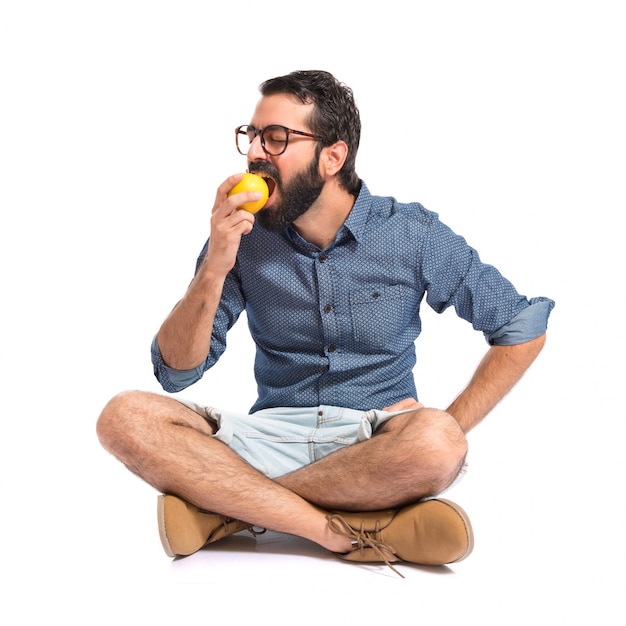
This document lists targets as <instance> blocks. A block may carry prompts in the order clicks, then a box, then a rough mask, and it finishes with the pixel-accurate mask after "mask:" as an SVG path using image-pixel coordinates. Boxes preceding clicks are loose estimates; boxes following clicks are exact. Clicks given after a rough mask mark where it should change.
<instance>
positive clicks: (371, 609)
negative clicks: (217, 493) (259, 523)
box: [0, 0, 626, 625]
mask: <svg viewBox="0 0 626 626" xmlns="http://www.w3.org/2000/svg"><path fill="white" fill-rule="evenodd" d="M223 5H224V6H223ZM619 5H620V3H619V2H617V1H616V2H610V1H607V0H594V1H593V2H591V1H590V2H580V1H577V0H570V1H568V2H566V1H554V0H543V1H541V2H539V1H536V0H529V1H527V2H525V3H512V2H507V1H505V0H500V1H487V0H478V1H475V2H462V1H458V0H455V1H449V2H445V1H441V2H422V1H417V2H413V3H406V2H400V1H397V0H387V1H386V2H383V3H375V4H372V3H365V2H359V3H357V2H345V3H341V2H337V1H336V0H335V1H332V2H331V1H329V0H318V1H317V2H314V3H310V4H308V5H300V4H297V3H293V2H283V1H275V2H273V1H272V0H268V1H265V2H250V1H249V0H240V1H239V2H232V3H213V2H199V1H195V2H194V1H180V2H163V1H151V2H147V1H146V2H141V1H136V0H126V1H124V2H120V1H117V0H109V1H108V2H95V1H82V2H78V1H76V2H70V1H68V0H60V1H58V2H29V1H28V0H25V1H21V2H20V1H17V0H16V1H13V2H11V1H4V2H2V3H1V4H0V90H1V97H0V194H1V195H0V206H1V211H2V224H3V225H2V228H1V230H0V237H1V240H0V255H1V258H0V261H1V264H2V265H1V268H2V291H3V298H2V307H1V309H2V310H1V313H0V315H1V316H2V317H1V322H2V325H1V328H2V331H3V332H2V344H1V345H2V358H1V359H0V363H1V365H0V367H1V368H2V369H1V380H2V384H3V389H2V408H1V417H2V419H1V422H0V424H1V425H0V428H1V435H0V463H1V466H0V469H1V472H0V480H1V483H0V486H1V491H0V497H1V498H2V505H1V508H0V538H1V540H2V545H3V555H2V557H1V559H0V571H1V572H2V575H3V580H4V582H3V583H1V584H2V588H1V589H2V596H3V600H2V608H1V609H0V610H1V611H2V612H3V613H6V614H7V615H9V614H12V617H11V619H10V620H8V621H5V620H4V619H3V622H4V623H10V624H32V623H47V622H48V621H52V620H53V619H54V620H58V621H59V623H69V624H74V623H76V624H78V623H80V624H86V623H89V624H92V623H112V622H114V623H118V624H143V623H165V622H174V621H180V620H186V621H189V620H194V621H195V620H199V621H202V622H206V623H214V622H215V621H216V620H219V622H220V623H231V624H244V623H245V624H248V623H273V624H294V623H307V624H308V623H328V624H338V623H357V622H358V623H363V624H368V623H378V622H380V621H381V620H382V619H385V621H387V622H391V621H394V622H395V621H399V620H402V621H405V620H408V621H410V622H411V623H426V622H427V621H429V622H430V623H438V624H458V623H464V624H476V625H485V624H498V625H500V624H507V625H508V624H546V625H548V624H549V625H554V624H568V625H571V624H592V623H593V624H603V625H606V624H624V623H625V621H626V611H625V610H624V607H623V602H622V601H621V600H620V597H621V594H622V593H623V589H624V583H625V580H624V578H625V577H624V574H623V567H624V566H623V559H624V557H625V556H626V549H625V542H624V525H625V524H626V514H625V513H624V511H623V507H622V506H621V500H622V499H623V495H624V486H623V481H622V477H621V473H622V456H623V448H624V446H623V438H624V426H623V423H624V418H625V417H626V416H625V415H624V407H623V403H622V402H621V391H622V385H623V384H624V365H623V353H624V339H623V336H624V333H623V331H622V316H623V312H624V295H623V281H622V274H623V269H624V262H623V258H622V251H623V234H622V220H621V217H622V213H623V211H624V209H625V208H626V206H625V204H626V202H625V200H626V193H625V192H624V174H625V172H626V163H625V160H626V159H625V157H624V154H625V145H626V143H625V141H626V132H625V130H626V129H625V122H624V117H625V116H624V111H625V110H626V98H625V96H624V75H625V74H624V71H625V67H624V65H625V64H624V60H625V58H626V45H625V44H624V27H625V23H624V21H625V20H624V18H623V16H622V15H623V14H622V11H621V8H620V6H619ZM295 69H326V70H329V71H331V72H333V73H334V74H335V75H336V76H337V77H338V78H339V79H340V80H342V81H344V82H346V83H347V84H348V85H350V86H351V87H352V88H353V89H354V92H355V95H356V98H357V101H358V104H359V107H360V110H361V115H362V122H363V135H362V144H361V145H362V147H361V150H360V152H359V158H358V159H357V169H358V171H359V174H360V175H361V177H362V178H364V179H365V180H366V182H367V183H368V186H369V187H370V190H371V191H372V192H373V193H375V194H379V195H393V196H395V197H397V198H398V199H399V200H402V201H410V200H417V201H420V202H422V203H423V204H424V205H425V206H426V207H427V208H429V209H432V210H434V211H437V212H438V213H439V214H440V215H441V217H442V219H443V220H444V221H445V222H447V223H448V224H449V225H450V226H451V227H452V228H453V229H454V230H456V231H457V232H459V233H461V234H463V235H464V236H465V237H466V238H467V239H468V241H469V242H470V244H472V245H474V246H475V247H476V248H478V250H479V251H480V253H481V256H482V257H483V259H484V260H486V261H487V262H490V263H494V264H495V265H497V266H498V267H499V268H500V269H501V270H502V272H503V273H504V274H505V275H506V276H508V277H509V278H510V279H512V280H513V282H514V283H515V284H516V286H517V287H518V289H519V290H520V291H521V292H522V293H525V294H526V295H528V296H529V297H532V296H540V295H543V296H548V297H551V298H553V299H555V300H556V303H557V305H556V308H555V309H554V312H553V314H552V317H551V320H550V326H549V341H548V344H547V346H546V348H545V350H544V352H543V353H542V355H541V356H540V358H539V360H538V361H537V363H536V364H535V365H534V366H533V368H532V369H531V370H530V371H529V373H528V374H527V376H526V377H525V378H524V379H523V380H522V382H521V383H520V384H519V385H518V386H517V387H516V388H515V390H514V391H513V392H512V393H511V394H510V396H509V397H508V398H507V399H505V401H504V402H503V403H502V404H501V405H500V406H499V407H498V408H497V409H496V410H495V411H494V412H493V413H492V414H491V415H490V416H489V417H488V418H487V420H486V421H485V422H484V423H483V424H482V425H481V426H480V427H479V428H477V429H476V430H475V431H474V432H473V433H472V434H471V436H470V445H471V448H472V465H471V471H470V474H469V476H468V478H466V480H465V482H464V483H463V484H462V485H461V486H460V487H459V488H458V490H457V491H456V493H455V494H454V495H452V494H451V497H453V499H455V500H456V501H458V502H459V503H461V504H462V506H463V507H464V508H465V509H466V510H467V511H468V512H469V514H470V516H471V518H472V520H473V523H474V528H475V532H476V548H475V551H474V554H473V555H472V556H471V557H470V558H469V559H468V560H467V561H465V562H463V563H461V564H458V565H457V566H454V567H450V568H443V569H440V570H439V569H436V568H430V569H429V568H418V567H411V566H404V567H403V568H402V571H403V573H405V575H406V576H407V579H406V580H401V579H399V578H398V577H396V576H395V575H394V574H393V573H392V572H390V571H388V570H386V568H384V567H383V568H381V567H378V566H373V567H371V568H363V567H359V566H352V565H350V566H349V565H347V564H345V563H340V562H338V561H337V560H336V559H335V558H334V557H333V556H332V555H327V554H325V553H323V552H322V551H319V550H317V549H316V547H315V546H312V545H308V544H306V542H302V541H299V540H293V539H292V540H290V539H289V538H286V537H274V538H272V537H271V536H270V537H269V538H268V539H265V540H261V541H260V542H259V543H258V544H255V543H254V542H250V541H246V540H244V539H238V538H233V541H232V542H231V543H230V544H228V543H225V544H224V546H222V547H216V549H215V550H213V551H210V550H207V551H203V552H202V553H200V554H198V555H195V556H194V557H190V558H189V559H185V560H182V561H178V562H174V563H172V562H170V560H169V559H167V558H166V557H165V555H164V554H163V553H162V551H161V547H160V544H159V541H158V535H157V530H156V520H155V493H154V492H153V490H152V489H151V488H150V487H147V486H146V485H144V484H143V483H142V482H141V481H140V480H139V479H137V478H136V477H134V476H132V475H131V474H130V473H129V472H128V471H126V470H125V468H123V467H121V466H120V465H119V464H118V463H117V462H116V461H115V460H114V459H112V458H111V457H109V456H108V455H107V454H106V453H105V452H104V451H103V450H102V449H101V448H100V446H99V444H98V442H97V439H96V436H95V421H96V419H97V416H98V414H99V411H100V410H101V408H102V407H103V405H104V404H105V402H106V401H107V400H108V399H109V398H110V397H111V396H112V395H114V394H115V393H116V392H118V391H121V390H123V389H128V388H141V389H149V390H154V391H159V387H158V385H157V383H156V381H155V380H154V379H153V377H152V372H151V365H150V359H149V344H150V340H151V338H152V336H153V334H154V332H155V331H156V329H157V328H158V325H159V324H160V323H161V321H162V319H163V318H164V317H165V315H166V314H167V313H168V312H169V310H170V308H171V307H172V306H173V305H174V303H175V302H176V300H177V299H178V298H179V297H180V296H181V295H182V293H183V292H184V289H185V287H186V285H187V283H188V281H189V280H190V278H191V275H192V272H193V268H194V263H195V259H196V256H197V253H198V252H199V250H200V248H201V246H202V244H203V243H204V240H205V239H206V236H207V235H208V224H209V213H210V209H211V206H212V201H213V197H214V194H215V189H216V187H217V186H218V184H220V183H221V182H222V181H223V180H224V179H225V178H226V177H227V176H229V175H230V174H232V173H234V172H236V171H242V170H243V169H244V168H245V159H244V158H243V157H240V156H239V155H238V154H237V152H236V150H235V146H234V137H233V135H234V133H233V129H234V128H235V126H237V125H239V124H242V123H246V122H248V121H249V119H250V116H251V115H252V111H253V109H254V106H255V104H256V101H257V98H258V92H257V86H258V84H259V83H260V82H261V81H263V80H264V79H266V78H269V77H272V76H276V75H279V74H283V73H286V72H289V71H291V70H295ZM424 327H425V328H424V334H423V336H422V337H421V338H420V340H419V342H418V347H419V363H418V366H417V367H416V372H415V373H416V377H417V382H418V389H419V391H420V397H421V399H422V401H424V402H425V403H427V404H430V405H434V406H445V405H446V404H447V403H448V402H449V401H450V400H451V399H452V397H454V395H455V394H456V393H457V392H458V391H459V390H460V389H461V388H462V386H463V385H464V384H465V383H466V381H467V380H468V378H469V376H470V375H471V373H472V371H473V368H474V367H475V365H476V364H477V362H478V360H479V359H480V357H481V355H482V354H483V352H484V350H485V349H486V345H485V344H484V341H483V339H482V336H480V335H477V334H476V333H474V331H472V330H471V328H470V327H469V326H468V325H467V324H465V323H464V322H460V321H459V320H457V319H456V318H455V317H454V314H453V313H451V312H449V313H446V314H444V315H442V316H436V315H434V314H431V313H430V312H429V311H425V313H424ZM252 355H253V352H252V347H251V346H250V343H249V340H248V338H247V335H246V328H245V324H240V325H239V326H238V327H237V329H236V330H235V331H233V337H232V339H231V343H230V346H229V351H228V352H227V355H226V356H225V357H224V359H223V361H222V362H220V364H219V366H218V367H216V368H215V369H214V370H213V371H212V372H210V373H209V374H207V375H206V377H205V379H204V380H203V381H202V382H200V383H199V384H197V385H196V386H195V387H194V388H192V389H190V390H188V392H186V395H187V396H189V397H191V398H193V399H196V400H198V401H206V402H210V403H211V404H214V405H218V406H219V405H226V406H229V407H232V408H234V409H241V410H247V409H248V408H249V406H250V405H251V403H252V401H253V399H254V395H255V386H254V381H253V378H252ZM227 541H230V540H227Z"/></svg>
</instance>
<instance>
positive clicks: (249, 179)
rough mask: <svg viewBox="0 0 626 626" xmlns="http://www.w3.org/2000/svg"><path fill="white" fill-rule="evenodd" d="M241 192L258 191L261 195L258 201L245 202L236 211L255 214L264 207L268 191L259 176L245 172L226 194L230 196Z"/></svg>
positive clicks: (263, 180)
mask: <svg viewBox="0 0 626 626" xmlns="http://www.w3.org/2000/svg"><path fill="white" fill-rule="evenodd" d="M242 191H258V192H259V193H261V197H260V198H259V199H258V200H253V201H252V202H246V203H244V204H242V205H241V206H238V207H237V208H238V209H243V210H244V211H248V212H249V213H257V212H258V211H260V210H261V209H262V208H263V207H264V206H265V203H266V202H267V198H268V196H269V189H268V187H267V183H266V182H265V179H263V178H262V177H261V176H257V175H256V174H250V173H249V172H245V173H244V175H243V177H242V179H241V180H240V181H239V182H238V183H237V184H236V185H235V186H234V187H233V188H232V189H231V190H230V191H229V192H228V195H229V196H232V195H234V194H236V193H241V192H242Z"/></svg>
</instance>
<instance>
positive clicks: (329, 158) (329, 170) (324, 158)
mask: <svg viewBox="0 0 626 626" xmlns="http://www.w3.org/2000/svg"><path fill="white" fill-rule="evenodd" d="M347 156H348V146H347V144H346V142H345V141H336V142H335V143H334V144H333V145H332V146H326V147H325V148H323V149H322V153H321V154H320V174H321V175H322V177H324V176H334V175H335V174H336V173H337V172H338V171H339V170H340V169H341V168H342V167H343V164H344V163H345V162H346V158H347Z"/></svg>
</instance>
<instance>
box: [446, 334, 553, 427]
mask: <svg viewBox="0 0 626 626" xmlns="http://www.w3.org/2000/svg"><path fill="white" fill-rule="evenodd" d="M545 341H546V335H545V334H543V335H541V336H539V337H537V338H536V339H532V340H531V341H527V342H525V343H520V344H517V345H511V346H492V347H491V348H489V350H488V351H487V353H486V354H485V356H484V357H483V359H482V361H481V362H480V364H479V366H478V368H477V369H476V372H475V373H474V375H473V376H472V379H471V380H470V382H469V384H468V385H467V387H466V388H465V389H464V390H463V391H462V392H461V393H460V394H459V395H458V396H457V398H456V399H455V400H454V402H453V403H452V404H451V405H450V406H449V407H448V409H447V411H448V413H450V414H451V415H452V416H453V417H454V418H455V419H456V420H457V421H458V422H459V424H460V425H461V428H462V429H463V432H465V433H468V432H469V431H470V430H471V429H472V428H474V426H476V425H477V424H478V423H479V422H480V421H481V420H482V419H483V418H484V417H485V416H486V415H487V414H488V413H489V412H490V411H491V410H492V409H493V408H494V407H495V406H496V404H498V402H500V400H502V398H504V396H505V395H506V394H507V393H508V392H509V391H510V390H511V389H512V388H513V386H514V385H515V384H516V383H517V381H518V380H520V378H521V377H522V376H523V374H524V372H525V371H526V370H527V369H528V368H529V367H530V365H531V363H532V362H533V361H534V360H535V358H536V357H537V355H538V354H539V352H541V349H542V348H543V345H544V343H545Z"/></svg>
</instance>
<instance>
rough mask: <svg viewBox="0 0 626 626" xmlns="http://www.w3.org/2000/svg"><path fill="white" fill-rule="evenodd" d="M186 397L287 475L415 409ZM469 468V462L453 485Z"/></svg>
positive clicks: (234, 445) (263, 463)
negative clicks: (258, 404) (244, 405)
mask: <svg viewBox="0 0 626 626" xmlns="http://www.w3.org/2000/svg"><path fill="white" fill-rule="evenodd" d="M180 401H181V402H182V404H184V405H185V406H188V407H189V408H191V409H193V410H194V411H195V412H196V413H198V414H199V415H201V416H202V417H204V418H205V419H206V420H207V421H209V422H210V423H212V424H214V425H216V427H217V431H216V432H215V434H214V435H213V437H215V438H216V439H218V440H219V441H222V442H223V443H225V444H226V445H227V446H228V447H229V448H231V449H232V450H233V451H234V452H236V453H237V454H238V455H239V456H240V457H241V458H243V459H244V460H245V461H246V462H247V463H249V464H250V465H252V467H254V468H256V469H257V470H258V471H259V472H261V473H262V474H264V475H265V476H267V477H268V478H277V477H278V476H283V475H284V474H288V473H289V472H293V471H295V470H297V469H300V468H301V467H304V466H305V465H308V464H310V463H313V462H314V461H318V460H319V459H322V458H323V457H325V456H326V455H328V454H330V453H331V452H335V451H336V450H340V449H341V448H345V447H346V446H351V445H353V444H355V443H358V442H360V441H365V440H366V439H370V438H371V437H372V435H373V434H374V433H375V432H376V430H377V429H378V428H379V427H380V426H381V425H382V424H384V423H385V422H386V421H387V420H388V419H390V418H392V417H394V416H395V415H399V414H400V413H406V412H408V411H410V410H412V409H405V410H402V411H382V410H379V409H371V410H369V411H359V410H355V409H348V408H345V407H338V406H328V405H322V406H316V407H297V408H292V407H276V408H271V409H262V410H260V411H257V412H256V413H251V414H243V413H236V412H233V411H227V410H223V409H216V408H213V407H206V406H202V405H199V404H196V403H194V402H189V401H187V400H180ZM466 471H467V463H465V464H464V465H463V468H462V469H461V471H460V472H459V475H458V476H457V478H456V480H455V481H454V482H453V483H452V485H454V484H456V482H458V481H459V480H460V478H461V477H462V476H463V475H464V474H465V473H466ZM452 485H450V487H451V486H452ZM450 487H448V489H449V488H450Z"/></svg>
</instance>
